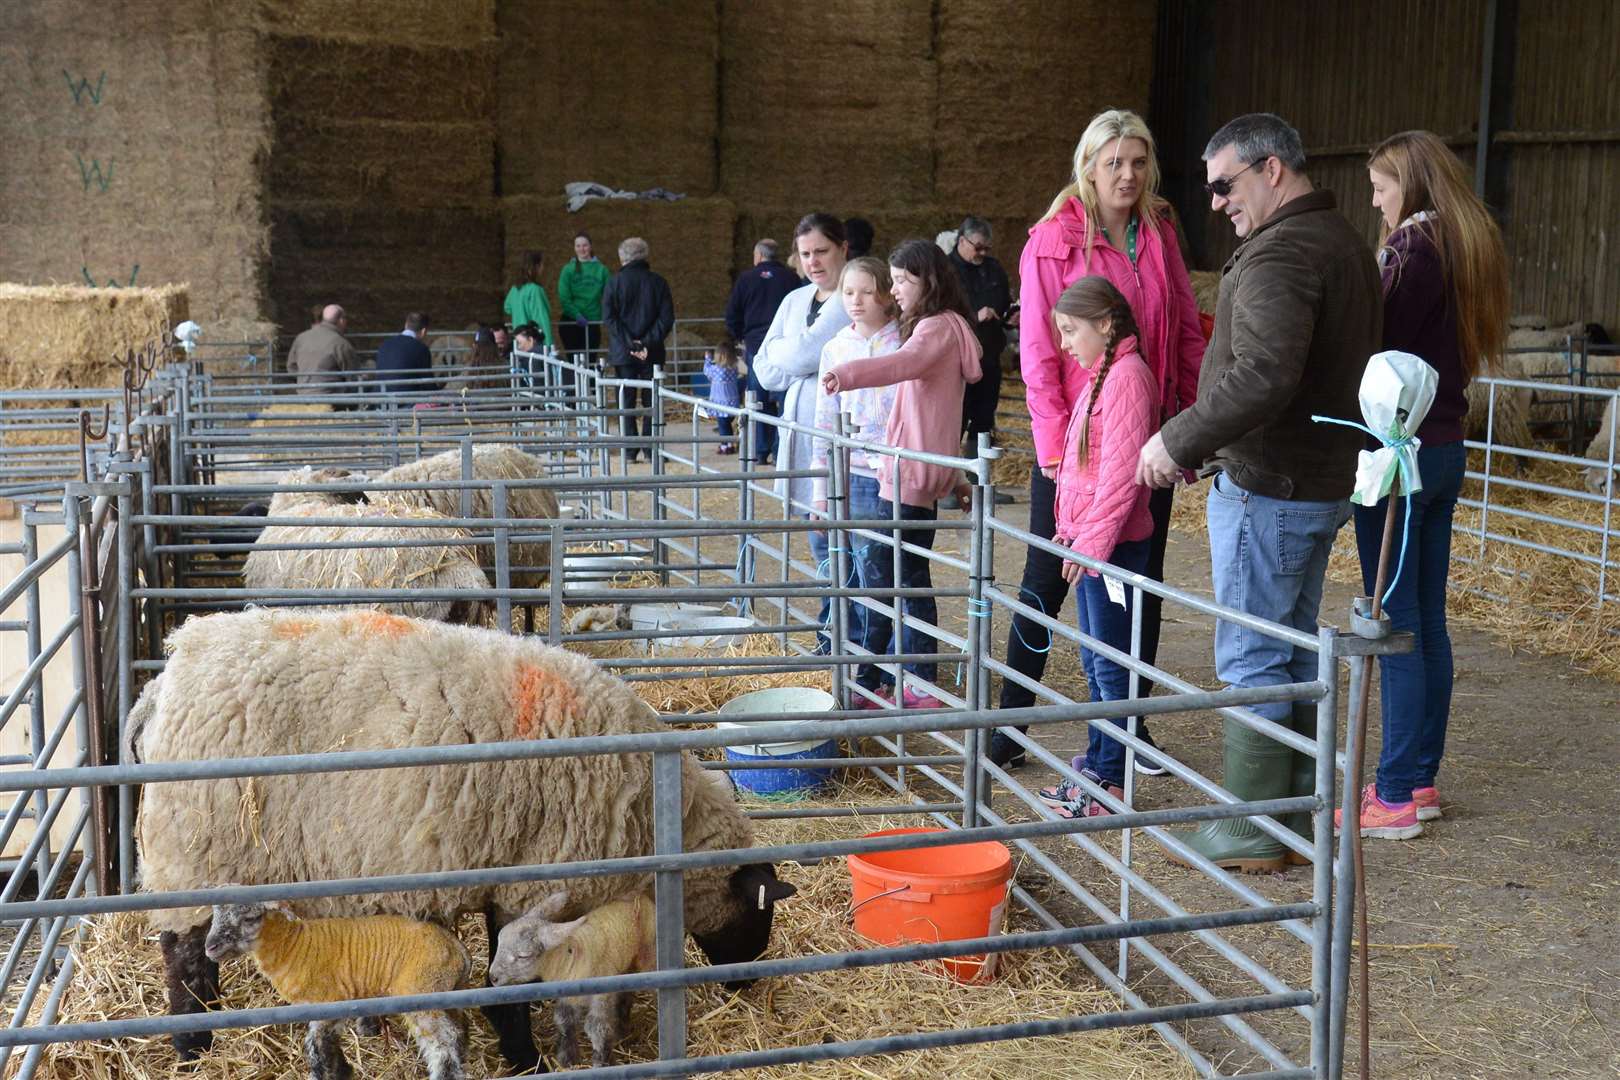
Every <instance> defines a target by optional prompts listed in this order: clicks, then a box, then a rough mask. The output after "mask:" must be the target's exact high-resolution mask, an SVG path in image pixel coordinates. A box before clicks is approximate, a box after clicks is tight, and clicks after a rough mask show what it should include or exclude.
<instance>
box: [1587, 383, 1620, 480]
mask: <svg viewBox="0 0 1620 1080" xmlns="http://www.w3.org/2000/svg"><path fill="white" fill-rule="evenodd" d="M1617 401H1620V397H1611V398H1609V403H1608V404H1607V405H1605V406H1604V407H1603V420H1602V422H1601V423H1599V424H1598V429H1597V433H1596V434H1595V435H1593V436H1592V441H1591V442H1589V443H1587V444H1586V454H1585V455H1584V456H1586V457H1589V458H1592V459H1593V460H1594V461H1600V462H1603V463H1604V464H1601V465H1591V466H1588V467H1587V468H1586V469H1585V470H1583V472H1584V475H1585V477H1586V490H1587V491H1589V492H1591V493H1592V494H1593V495H1602V494H1603V493H1604V492H1605V491H1606V490H1607V489H1608V473H1609V467H1608V464H1607V462H1608V460H1609V443H1610V441H1611V440H1613V439H1614V438H1615V435H1616V433H1615V430H1614V413H1615V402H1617ZM1616 445H1617V446H1620V443H1616ZM1615 484H1616V488H1617V490H1620V477H1616V480H1615Z"/></svg>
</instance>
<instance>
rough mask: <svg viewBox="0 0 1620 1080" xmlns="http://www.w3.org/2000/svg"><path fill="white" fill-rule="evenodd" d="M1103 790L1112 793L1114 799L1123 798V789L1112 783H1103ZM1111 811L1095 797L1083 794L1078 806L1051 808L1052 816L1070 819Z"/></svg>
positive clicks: (1100, 814)
mask: <svg viewBox="0 0 1620 1080" xmlns="http://www.w3.org/2000/svg"><path fill="white" fill-rule="evenodd" d="M1103 790H1104V791H1106V792H1108V794H1110V795H1112V796H1113V797H1114V798H1116V799H1123V798H1125V790H1124V789H1123V788H1119V787H1115V786H1114V785H1113V784H1104V785H1103ZM1112 813H1113V811H1112V810H1110V809H1108V807H1106V806H1104V805H1103V804H1102V803H1100V802H1098V801H1097V800H1096V799H1093V798H1092V797H1091V796H1090V795H1087V796H1085V801H1084V802H1082V803H1080V804H1079V805H1078V806H1072V805H1071V806H1056V807H1053V808H1052V814H1053V816H1055V817H1060V818H1065V819H1067V820H1070V821H1072V820H1074V819H1075V818H1088V817H1107V816H1108V815H1110V814H1112Z"/></svg>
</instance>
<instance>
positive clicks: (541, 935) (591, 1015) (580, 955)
mask: <svg viewBox="0 0 1620 1080" xmlns="http://www.w3.org/2000/svg"><path fill="white" fill-rule="evenodd" d="M656 926H657V921H656V916H655V913H654V910H653V902H652V899H651V898H650V897H648V896H647V894H646V893H637V894H636V895H634V896H630V897H626V898H624V899H622V900H615V901H613V902H611V903H608V904H604V905H602V906H601V907H599V908H596V909H595V910H594V911H591V912H589V913H588V914H585V915H582V916H580V917H579V918H577V919H575V920H573V921H572V922H561V923H559V922H553V921H552V920H551V919H549V918H547V917H546V912H544V911H536V912H531V913H530V914H528V915H525V916H523V917H522V918H521V919H515V920H513V921H512V922H509V923H507V924H506V925H505V926H503V927H502V928H501V933H500V944H499V948H498V949H497V950H496V951H495V955H494V957H493V958H492V959H491V960H490V962H489V980H490V982H491V983H493V984H494V985H496V986H508V985H511V984H512V983H525V982H571V981H573V980H576V979H595V978H601V977H603V976H607V975H627V974H630V973H631V972H635V971H651V970H652V969H653V968H654V967H656V966H657V954H656V951H655V945H656V941H655V938H656V933H655V931H656ZM629 1012H630V995H629V994H628V993H617V994H593V995H590V996H587V997H584V998H558V999H557V1006H556V1016H557V1061H558V1063H559V1064H561V1065H562V1066H564V1067H565V1068H572V1067H573V1066H574V1065H576V1064H578V1062H579V1029H580V1026H581V1021H582V1020H583V1023H584V1027H585V1033H586V1035H587V1037H588V1038H589V1039H590V1042H591V1065H592V1066H593V1067H600V1066H603V1065H611V1064H613V1045H614V1044H615V1043H616V1042H618V1041H619V1039H620V1038H621V1037H622V1036H623V1035H624V1029H625V1025H626V1022H627V1021H628V1019H629Z"/></svg>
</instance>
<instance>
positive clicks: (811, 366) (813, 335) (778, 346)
mask: <svg viewBox="0 0 1620 1080" xmlns="http://www.w3.org/2000/svg"><path fill="white" fill-rule="evenodd" d="M793 246H794V248H795V249H796V253H797V254H798V256H799V272H800V273H801V274H804V275H805V276H806V277H808V278H809V279H810V283H809V284H808V285H803V286H801V287H799V288H797V289H794V290H793V291H792V292H790V293H788V294H787V298H786V299H784V300H783V301H782V304H781V306H780V307H778V308H777V309H776V318H774V319H772V320H771V328H770V329H769V330H767V331H765V340H764V341H762V342H760V346H759V352H758V353H757V354H756V355H755V357H754V360H753V370H754V377H755V378H757V379H758V380H759V385H761V386H763V387H764V388H765V389H767V390H776V391H785V393H784V394H783V397H782V418H783V419H784V420H791V421H793V422H794V423H796V424H801V425H803V426H804V427H806V428H813V427H815V424H816V398H817V397H818V396H819V393H820V391H819V388H818V387H817V385H816V376H817V373H818V372H819V371H820V367H821V350H822V349H823V348H825V347H826V345H827V342H829V341H831V340H832V339H833V336H834V335H836V334H837V333H838V331H840V330H842V329H843V328H844V327H846V326H848V325H849V316H848V315H847V314H846V313H845V312H844V301H843V297H841V296H840V295H839V292H838V283H839V278H840V277H841V276H842V275H843V272H844V262H845V260H846V259H847V258H848V250H849V249H848V245H847V244H846V243H845V242H844V223H843V222H842V221H840V220H839V219H838V218H835V217H833V216H832V215H831V214H820V213H816V214H806V215H805V216H804V217H803V218H801V219H800V220H799V225H798V228H796V229H794V230H793ZM813 442H814V440H813V439H812V438H811V437H810V436H808V435H805V434H801V433H799V432H796V431H794V432H788V431H784V432H782V437H781V438H779V439H778V440H777V444H776V445H777V451H776V467H777V468H779V469H808V468H811V467H812V462H811V450H812V444H813ZM777 489H778V491H779V492H781V493H784V494H786V496H787V498H788V507H789V513H791V514H793V515H796V516H799V517H809V516H810V515H811V513H812V509H813V506H812V504H813V500H814V498H815V492H814V490H813V484H812V481H811V479H810V478H809V477H802V478H799V479H795V480H789V481H785V482H783V483H780V484H778V486H777ZM810 555H811V558H812V559H813V560H814V562H815V563H816V565H818V566H821V565H824V564H825V563H826V562H827V534H826V533H825V532H812V533H811V534H810ZM831 611H832V605H831V604H830V603H829V602H826V601H823V602H822V605H821V624H822V625H823V626H825V625H826V624H827V619H828V616H829V615H830V614H831ZM831 645H832V642H831V640H830V639H829V638H828V637H827V635H825V634H822V635H820V636H819V642H818V651H821V652H829V651H831Z"/></svg>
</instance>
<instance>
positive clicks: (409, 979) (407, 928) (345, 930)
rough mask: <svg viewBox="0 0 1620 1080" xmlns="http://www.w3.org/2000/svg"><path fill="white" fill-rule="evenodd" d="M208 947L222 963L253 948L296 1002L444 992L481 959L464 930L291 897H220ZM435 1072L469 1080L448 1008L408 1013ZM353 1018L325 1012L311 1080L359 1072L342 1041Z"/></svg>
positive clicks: (462, 1034)
mask: <svg viewBox="0 0 1620 1080" xmlns="http://www.w3.org/2000/svg"><path fill="white" fill-rule="evenodd" d="M203 952H204V954H205V955H206V956H207V957H208V959H209V960H210V961H213V962H214V963H218V962H219V961H221V960H224V959H227V958H229V957H232V956H240V955H242V954H244V953H246V954H249V955H251V956H252V957H253V961H254V963H256V964H257V965H258V966H259V970H260V971H262V972H263V973H264V976H265V978H267V979H269V980H270V985H271V986H273V987H275V989H276V993H278V994H280V995H281V996H282V997H283V998H285V999H286V1000H287V1001H290V1002H292V1003H293V1004H294V1005H306V1004H312V1003H318V1002H327V1001H348V1000H352V999H354V998H367V997H395V996H398V995H401V994H438V993H443V992H446V991H449V990H460V989H463V988H464V987H466V985H467V976H468V975H469V974H471V972H472V960H471V958H470V957H468V955H467V949H466V947H465V946H463V945H462V944H461V940H460V939H459V938H457V937H456V935H455V934H454V933H452V932H451V931H450V930H448V929H446V928H445V927H443V926H439V925H438V924H437V923H430V922H419V921H417V920H415V919H406V918H402V917H400V916H398V915H369V916H364V917H361V918H353V919H309V920H304V919H298V918H295V917H294V916H293V915H292V914H291V913H290V911H289V910H288V909H287V907H286V905H284V904H281V903H280V902H275V903H270V904H219V905H216V906H215V907H214V913H213V922H212V926H211V927H210V929H209V931H208V937H207V939H206V940H205V942H204V946H203ZM405 1023H406V1026H407V1027H408V1028H409V1029H410V1032H411V1036H412V1037H413V1038H414V1039H415V1040H416V1046H417V1050H418V1052H420V1053H421V1055H422V1062H423V1064H425V1065H426V1066H427V1068H428V1077H429V1080H462V1077H463V1076H464V1073H463V1071H462V1061H463V1059H464V1058H465V1057H466V1041H467V1037H466V1028H465V1026H464V1024H463V1023H462V1022H461V1021H460V1020H459V1018H454V1017H452V1016H451V1015H450V1014H449V1013H445V1012H416V1013H407V1014H406V1016H405ZM342 1029H343V1021H341V1020H316V1021H313V1022H312V1023H311V1024H310V1025H309V1035H308V1036H307V1037H306V1038H305V1040H304V1058H305V1062H306V1063H307V1064H308V1065H309V1075H310V1080H336V1078H340V1077H349V1076H352V1075H353V1069H352V1068H351V1067H350V1065H349V1062H348V1060H347V1059H346V1058H345V1057H344V1056H343V1047H342V1044H341V1042H340V1041H339V1040H340V1038H341V1035H342Z"/></svg>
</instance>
